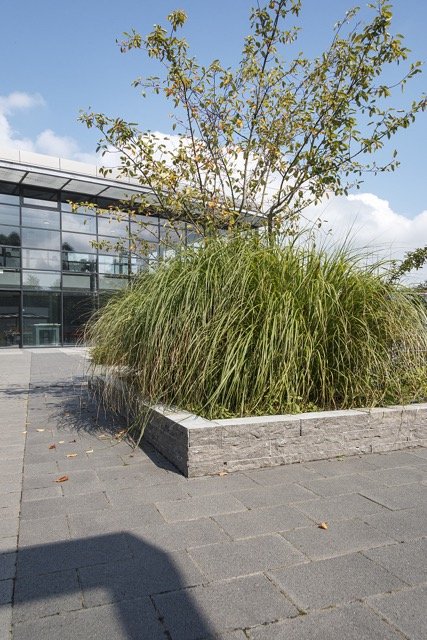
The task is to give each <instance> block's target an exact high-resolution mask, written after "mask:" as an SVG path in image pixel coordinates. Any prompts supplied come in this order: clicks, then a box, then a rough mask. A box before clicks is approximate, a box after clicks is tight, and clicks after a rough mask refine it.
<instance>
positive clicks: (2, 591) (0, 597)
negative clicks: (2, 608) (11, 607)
mask: <svg viewBox="0 0 427 640" xmlns="http://www.w3.org/2000/svg"><path fill="white" fill-rule="evenodd" d="M12 594H13V580H0V605H4V604H8V603H9V602H12Z"/></svg>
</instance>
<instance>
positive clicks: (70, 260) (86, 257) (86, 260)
mask: <svg viewBox="0 0 427 640" xmlns="http://www.w3.org/2000/svg"><path fill="white" fill-rule="evenodd" d="M62 270H63V271H74V272H77V273H93V272H94V271H96V255H90V254H88V253H75V252H74V251H63V252H62Z"/></svg>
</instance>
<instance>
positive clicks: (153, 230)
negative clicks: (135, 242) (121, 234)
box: [131, 222, 159, 242]
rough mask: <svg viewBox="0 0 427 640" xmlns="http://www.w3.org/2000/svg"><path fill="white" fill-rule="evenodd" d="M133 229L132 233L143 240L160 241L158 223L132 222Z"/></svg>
mask: <svg viewBox="0 0 427 640" xmlns="http://www.w3.org/2000/svg"><path fill="white" fill-rule="evenodd" d="M131 230H132V235H133V236H135V237H136V238H139V239H141V240H147V241H148V242H158V241H159V225H157V224H156V225H154V224H146V223H144V224H137V223H135V222H132V225H131Z"/></svg>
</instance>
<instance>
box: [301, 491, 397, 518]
mask: <svg viewBox="0 0 427 640" xmlns="http://www.w3.org/2000/svg"><path fill="white" fill-rule="evenodd" d="M294 507H295V508H296V509H298V510H299V511H302V512H303V513H305V514H306V515H307V516H308V517H309V518H311V519H312V520H314V521H315V522H317V523H319V522H324V521H325V520H326V521H329V520H349V519H354V518H363V517H364V516H369V515H372V514H374V513H379V512H382V511H385V508H384V507H383V506H381V505H380V504H378V503H376V502H372V501H371V500H368V499H367V498H364V497H363V496H360V495H358V494H357V493H349V494H347V495H342V496H331V497H329V498H320V499H318V500H308V501H307V502H297V503H296V504H294Z"/></svg>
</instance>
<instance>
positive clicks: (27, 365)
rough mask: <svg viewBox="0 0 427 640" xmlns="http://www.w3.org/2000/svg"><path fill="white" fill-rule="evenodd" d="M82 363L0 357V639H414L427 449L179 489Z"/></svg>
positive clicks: (55, 354)
mask: <svg viewBox="0 0 427 640" xmlns="http://www.w3.org/2000/svg"><path fill="white" fill-rule="evenodd" d="M85 367H86V360H85V351H84V350H82V349H39V350H22V351H18V350H4V351H1V352H0V514H1V518H0V640H6V639H7V640H12V639H13V640H44V639H48V640H83V639H84V640H119V639H120V640H160V639H162V640H166V639H169V640H196V639H198V640H208V639H209V640H212V639H213V638H216V639H218V640H219V639H221V640H245V639H246V640H247V639H250V640H272V639H274V640H285V639H286V640H326V639H327V640H343V639H345V640H356V639H357V640H376V639H378V640H402V639H405V638H406V639H411V640H415V639H417V640H421V639H422V640H425V638H427V618H426V615H427V540H426V533H427V505H426V490H427V449H423V448H417V449H410V450H406V451H397V452H390V453H386V454H375V455H365V456H363V457H352V458H345V459H334V460H331V461H320V462H310V463H306V464H296V465H290V466H283V467H275V468H271V469H264V470H254V471H247V472H245V473H233V474H230V475H219V476H215V477H205V478H195V479H194V478H193V479H185V478H184V477H183V476H182V475H180V474H179V473H178V472H177V471H176V470H175V469H174V467H173V466H172V465H171V464H169V463H168V462H167V461H166V460H165V459H164V458H162V457H161V456H160V455H159V454H157V453H156V452H155V451H154V450H153V449H151V448H150V447H149V446H145V447H143V448H142V449H135V450H134V449H132V447H131V446H130V445H129V444H128V443H127V442H126V440H124V439H123V434H122V433H121V431H122V426H123V425H121V424H120V422H119V421H117V420H116V421H114V420H113V419H112V418H111V417H110V416H107V415H105V414H104V412H103V411H102V410H101V409H99V408H98V407H97V406H96V404H95V403H94V402H93V401H92V400H91V398H90V397H89V396H88V392H87V385H86V377H85ZM60 480H61V481H60ZM321 523H326V524H325V525H324V526H325V527H326V528H319V524H321Z"/></svg>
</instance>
